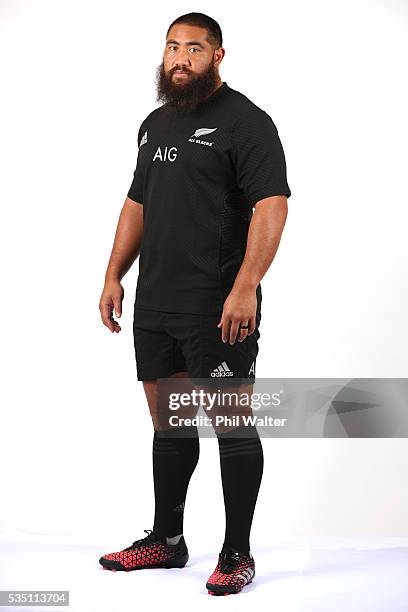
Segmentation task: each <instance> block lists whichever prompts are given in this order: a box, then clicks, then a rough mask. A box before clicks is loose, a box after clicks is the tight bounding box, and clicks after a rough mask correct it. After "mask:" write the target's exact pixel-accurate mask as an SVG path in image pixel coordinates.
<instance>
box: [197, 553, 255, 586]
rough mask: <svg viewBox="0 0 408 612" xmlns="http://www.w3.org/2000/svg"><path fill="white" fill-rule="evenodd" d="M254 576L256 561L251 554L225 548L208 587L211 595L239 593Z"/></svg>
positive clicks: (208, 582)
mask: <svg viewBox="0 0 408 612" xmlns="http://www.w3.org/2000/svg"><path fill="white" fill-rule="evenodd" d="M254 576H255V561H254V559H253V557H252V555H251V553H250V552H249V553H247V554H246V553H242V552H240V551H239V550H236V549H235V548H232V547H228V548H223V549H222V551H221V552H220V554H219V556H218V563H217V567H216V568H215V570H214V571H213V573H212V574H211V576H210V577H209V579H208V581H207V584H206V587H207V589H208V593H209V594H210V595H229V594H230V593H239V592H240V591H241V590H242V588H243V587H244V586H245V585H246V584H249V583H250V582H252V580H253V578H254Z"/></svg>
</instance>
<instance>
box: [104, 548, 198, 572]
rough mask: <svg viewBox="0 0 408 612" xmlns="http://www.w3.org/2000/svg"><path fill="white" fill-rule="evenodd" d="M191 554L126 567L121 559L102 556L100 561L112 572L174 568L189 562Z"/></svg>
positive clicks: (181, 566)
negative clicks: (116, 559) (160, 561)
mask: <svg viewBox="0 0 408 612" xmlns="http://www.w3.org/2000/svg"><path fill="white" fill-rule="evenodd" d="M188 559H189V556H188V553H185V554H184V555H181V556H180V557H177V558H176V559H169V561H164V562H163V563H156V564H155V565H141V566H139V567H124V566H123V565H122V564H121V563H120V562H119V561H113V560H111V559H104V558H103V557H101V558H100V559H99V563H100V564H101V565H102V567H103V569H107V570H111V571H112V572H133V571H134V570H141V569H155V568H161V569H163V568H164V569H172V568H180V569H181V568H183V567H184V566H185V565H186V564H187V562H188Z"/></svg>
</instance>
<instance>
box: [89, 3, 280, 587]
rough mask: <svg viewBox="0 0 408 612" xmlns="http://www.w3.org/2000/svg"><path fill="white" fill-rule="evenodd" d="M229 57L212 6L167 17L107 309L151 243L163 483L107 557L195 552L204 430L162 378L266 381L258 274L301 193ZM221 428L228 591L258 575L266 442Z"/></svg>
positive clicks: (106, 317) (149, 286)
mask: <svg viewBox="0 0 408 612" xmlns="http://www.w3.org/2000/svg"><path fill="white" fill-rule="evenodd" d="M224 55H225V49H224V48H223V47H222V33H221V29H220V27H219V25H218V23H217V22H216V21H214V20H213V19H212V18H210V17H208V16H207V15H204V14H202V13H189V14H187V15H182V16H181V17H179V18H177V19H176V20H175V21H173V23H172V24H171V25H170V27H169V29H168V31H167V36H166V44H165V49H164V55H163V61H162V63H161V65H160V66H159V68H158V71H157V93H158V96H157V99H158V101H162V102H163V104H162V106H160V107H158V108H156V109H155V110H153V111H152V112H151V113H150V114H149V115H148V116H147V117H146V119H145V120H144V121H143V122H142V123H141V125H140V129H139V133H138V147H139V150H138V158H137V165H136V169H135V172H134V176H133V181H132V184H131V186H130V189H129V192H128V194H127V198H126V200H125V203H124V206H123V209H122V211H121V214H120V218H119V222H118V227H117V230H116V235H115V241H114V245H113V249H112V254H111V257H110V260H109V264H108V268H107V272H106V277H105V286H104V289H103V292H102V296H101V299H100V312H101V317H102V321H103V323H104V324H105V325H106V326H107V327H108V328H109V329H110V331H111V332H112V333H115V332H116V333H118V332H120V330H121V328H120V325H119V324H118V322H117V321H116V320H115V319H114V318H113V310H114V311H115V313H116V317H120V316H121V311H122V300H123V294H124V292H123V288H122V286H121V279H122V278H123V276H124V275H125V274H126V272H127V271H128V270H129V269H130V267H131V265H132V264H133V262H134V261H135V259H136V258H137V256H138V255H139V253H140V261H139V277H138V283H137V290H136V300H135V309H134V323H133V331H134V345H135V353H136V363H137V373H138V380H141V381H143V387H144V390H145V393H146V398H147V402H148V405H149V410H150V414H151V417H152V421H153V426H154V436H153V476H154V490H155V518H154V525H153V529H152V530H145V531H146V533H147V534H148V535H147V536H146V537H145V538H142V539H140V540H136V541H135V542H134V543H133V544H132V545H131V546H129V547H128V548H125V549H124V550H122V551H120V552H117V553H110V554H107V555H104V556H103V557H101V559H100V563H101V564H102V565H103V566H104V567H105V568H109V569H114V570H128V571H129V570H133V569H141V568H151V567H184V565H185V564H186V563H187V560H188V551H187V546H186V542H185V540H184V536H183V513H184V502H185V498H186V494H187V487H188V484H189V481H190V478H191V476H192V474H193V472H194V469H195V467H196V465H197V461H198V458H199V439H198V432H197V427H194V426H185V427H180V428H178V431H177V433H175V432H174V431H172V430H171V428H170V426H169V425H168V424H167V427H166V424H165V423H164V422H163V414H162V408H161V406H160V402H159V391H158V380H159V379H167V380H175V379H178V381H177V382H180V383H182V384H184V383H185V385H186V388H192V386H193V381H195V380H197V379H200V380H201V379H205V380H207V381H208V383H211V382H217V383H221V382H222V383H224V385H227V388H237V387H239V386H240V385H242V384H243V381H248V380H249V382H250V383H252V384H253V381H254V379H255V360H256V357H257V354H258V339H259V324H260V318H261V299H262V295H261V286H260V280H261V278H262V277H263V276H264V274H265V272H266V271H267V269H268V268H269V266H270V264H271V262H272V260H273V258H274V256H275V253H276V251H277V248H278V246H279V242H280V238H281V233H282V231H283V228H284V225H285V221H286V216H287V198H288V197H289V196H290V195H291V192H290V189H289V187H288V184H287V179H286V163H285V157H284V152H283V149H282V145H281V142H280V139H279V135H278V132H277V129H276V127H275V124H274V123H273V121H272V119H271V118H270V117H269V115H268V114H267V113H266V112H265V111H263V110H261V109H260V108H259V107H257V106H256V105H255V104H254V103H252V102H251V101H250V100H249V99H248V98H247V97H246V96H244V95H243V94H241V93H239V92H238V91H236V90H234V89H232V88H230V87H229V86H228V84H227V83H226V82H223V81H222V80H221V77H220V74H219V67H220V64H221V61H222V59H223V57H224ZM254 209H255V211H254ZM234 385H235V386H234ZM215 432H216V435H217V439H218V444H219V452H220V467H221V476H222V486H223V495H224V503H225V517H226V529H225V539H224V543H223V546H222V549H221V552H220V553H219V555H218V563H217V566H216V568H215V570H214V572H213V573H212V574H211V576H210V577H209V579H208V581H207V585H206V586H207V589H208V591H209V592H210V593H213V594H228V593H237V592H239V591H240V590H241V589H242V587H243V586H245V585H246V584H248V583H250V582H251V581H252V579H253V577H254V575H255V564H254V559H253V557H252V554H251V552H250V546H249V535H250V529H251V523H252V518H253V513H254V509H255V504H256V500H257V495H258V490H259V486H260V482H261V478H262V472H263V451H262V445H261V441H260V439H259V435H258V432H257V430H256V428H255V427H249V426H246V427H242V426H241V427H233V428H232V429H231V428H228V427H226V428H225V427H224V428H222V427H219V428H215Z"/></svg>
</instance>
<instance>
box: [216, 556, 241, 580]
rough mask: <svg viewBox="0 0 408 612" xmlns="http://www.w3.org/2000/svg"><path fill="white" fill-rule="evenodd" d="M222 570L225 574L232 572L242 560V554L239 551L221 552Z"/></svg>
mask: <svg viewBox="0 0 408 612" xmlns="http://www.w3.org/2000/svg"><path fill="white" fill-rule="evenodd" d="M220 557H221V558H220V570H221V572H222V573H223V574H231V573H232V572H233V571H234V570H235V568H236V566H237V565H238V563H239V561H240V557H241V555H240V554H239V552H237V551H228V552H224V553H221V554H220Z"/></svg>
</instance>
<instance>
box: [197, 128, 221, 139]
mask: <svg viewBox="0 0 408 612" xmlns="http://www.w3.org/2000/svg"><path fill="white" fill-rule="evenodd" d="M215 130H218V128H199V129H198V130H196V131H195V132H194V134H193V137H194V138H200V136H206V135H207V134H212V132H215Z"/></svg>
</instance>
